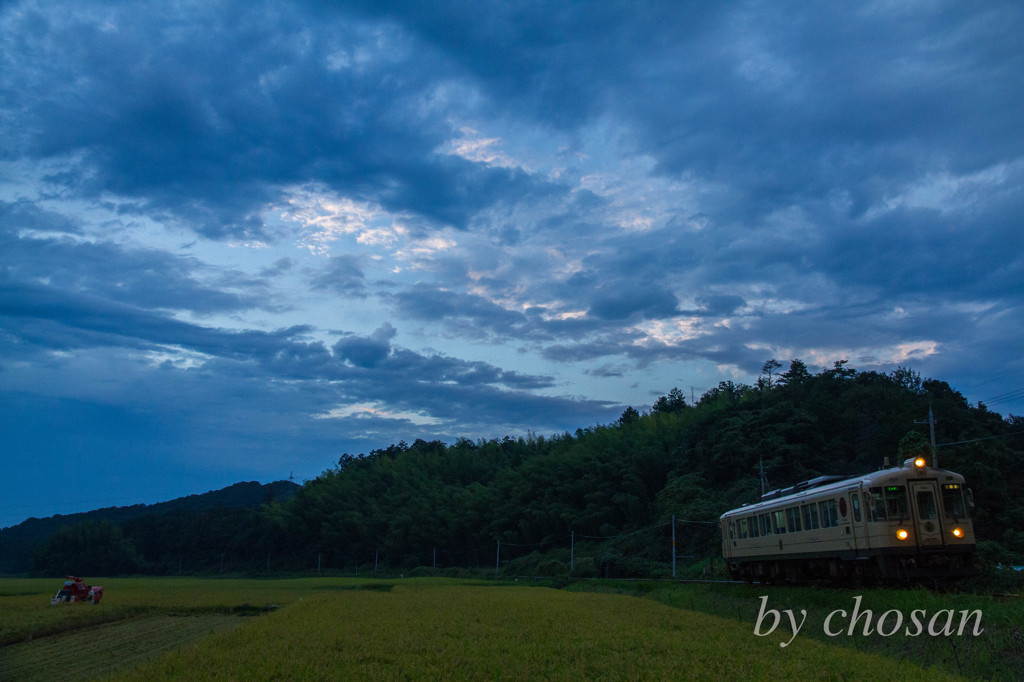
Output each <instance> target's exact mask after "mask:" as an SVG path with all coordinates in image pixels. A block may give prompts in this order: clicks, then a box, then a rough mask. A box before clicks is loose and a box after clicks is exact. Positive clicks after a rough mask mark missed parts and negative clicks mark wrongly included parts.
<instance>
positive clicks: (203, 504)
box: [0, 481, 302, 575]
mask: <svg viewBox="0 0 1024 682" xmlns="http://www.w3.org/2000/svg"><path fill="white" fill-rule="evenodd" d="M301 488H302V486H301V485H299V484H298V483H295V482H293V481H274V482H273V483H259V482H257V481H245V482H240V483H235V484H233V485H229V486H227V487H226V488H221V489H220V490H211V491H209V492H205V493H196V494H193V495H187V496H185V497H178V498H175V499H173V500H168V501H166V502H156V503H154V504H133V505H130V506H127V507H103V508H101V509H94V510H92V511H88V512H78V513H75V514H57V515H55V516H48V517H46V518H42V519H40V518H35V517H32V518H29V519H26V520H25V521H22V522H21V523H19V524H18V525H16V526H11V527H9V528H3V529H0V575H11V574H18V573H25V572H27V571H29V570H30V569H31V567H32V552H33V550H35V549H36V548H37V547H40V546H42V545H44V544H46V541H47V540H49V539H50V536H52V535H53V534H54V533H56V532H57V530H59V529H60V528H61V527H62V526H71V525H75V524H78V523H81V522H83V521H110V522H112V523H123V522H125V521H129V520H131V519H136V518H140V517H143V516H162V515H164V514H170V513H173V512H180V511H190V512H195V511H203V510H207V509H216V508H218V507H224V508H250V509H255V508H258V507H260V506H262V505H263V504H265V503H267V502H269V501H271V500H276V501H278V502H284V501H286V500H289V499H291V498H292V497H293V496H294V495H295V493H296V492H297V491H298V490H299V489H301Z"/></svg>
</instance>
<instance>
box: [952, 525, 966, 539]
mask: <svg viewBox="0 0 1024 682" xmlns="http://www.w3.org/2000/svg"><path fill="white" fill-rule="evenodd" d="M963 536H964V529H963V528H961V527H960V526H957V527H956V528H954V529H953V537H955V538H962V537H963Z"/></svg>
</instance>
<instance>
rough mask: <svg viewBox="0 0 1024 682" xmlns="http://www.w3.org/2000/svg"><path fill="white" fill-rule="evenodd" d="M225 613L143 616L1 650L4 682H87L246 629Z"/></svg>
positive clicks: (0, 675)
mask: <svg viewBox="0 0 1024 682" xmlns="http://www.w3.org/2000/svg"><path fill="white" fill-rule="evenodd" d="M248 620H250V619H249V618H248V617H242V616H232V615H226V614H203V615H198V616H166V615H161V616H143V617H138V618H129V619H126V620H120V621H117V622H114V623H106V624H103V625H98V626H95V627H89V628H83V629H79V630H75V631H73V632H67V633H64V634H60V635H53V636H51V637H44V638H42V639H36V640H33V641H31V642H24V643H20V644H12V645H10V646H6V647H3V648H0V680H24V681H25V682H33V681H34V680H48V681H52V680H88V679H92V678H95V677H99V676H106V675H113V674H115V673H117V672H123V671H127V670H129V669H131V668H132V667H134V666H136V665H138V664H139V663H142V662H143V661H145V660H148V659H149V658H150V657H152V656H153V655H154V654H157V653H160V652H162V651H170V650H172V649H175V648H178V647H181V646H182V645H185V644H189V643H190V642H193V641H195V640H197V639H200V638H202V637H205V636H207V635H210V634H213V633H215V632H220V631H222V630H228V629H231V628H234V627H237V626H239V625H242V624H244V623H246V622H247V621H248Z"/></svg>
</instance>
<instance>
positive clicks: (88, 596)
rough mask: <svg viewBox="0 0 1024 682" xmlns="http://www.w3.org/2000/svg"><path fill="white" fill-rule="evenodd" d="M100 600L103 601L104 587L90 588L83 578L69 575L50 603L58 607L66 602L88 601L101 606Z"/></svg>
mask: <svg viewBox="0 0 1024 682" xmlns="http://www.w3.org/2000/svg"><path fill="white" fill-rule="evenodd" d="M100 599H103V588H102V587H99V586H98V585H97V586H93V587H89V586H88V585H86V584H85V581H84V580H82V579H81V578H79V577H77V576H73V575H69V576H66V577H65V579H64V584H63V585H62V586H61V588H60V590H58V591H57V594H56V595H54V596H53V597H51V598H50V603H51V604H53V605H57V604H63V603H64V602H86V601H87V602H90V603H92V604H99V603H100Z"/></svg>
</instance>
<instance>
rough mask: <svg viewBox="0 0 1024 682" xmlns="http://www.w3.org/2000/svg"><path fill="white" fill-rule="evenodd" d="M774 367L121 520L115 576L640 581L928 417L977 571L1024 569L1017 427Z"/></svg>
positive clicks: (700, 551)
mask: <svg viewBox="0 0 1024 682" xmlns="http://www.w3.org/2000/svg"><path fill="white" fill-rule="evenodd" d="M781 369H782V366H781V363H778V362H776V361H774V360H771V361H769V362H767V363H765V368H764V373H763V375H762V376H761V377H760V379H759V380H758V381H757V382H756V383H755V384H754V385H744V384H739V383H734V382H722V383H721V384H719V385H718V386H716V387H715V388H713V389H711V390H710V391H707V392H706V393H704V394H703V395H702V396H700V399H699V400H698V401H696V404H689V403H688V402H687V401H686V399H685V397H684V396H683V394H682V393H681V392H680V391H679V390H678V389H673V390H671V391H669V393H668V394H667V395H665V396H663V397H661V398H659V399H658V400H657V401H655V403H654V405H653V407H652V409H651V411H650V412H648V413H643V414H641V413H640V412H638V411H637V410H635V409H633V408H629V409H627V410H625V411H624V412H623V414H622V416H621V418H620V419H619V420H618V421H616V422H615V423H612V424H606V425H596V426H593V427H589V428H581V429H578V430H577V431H576V432H575V433H572V434H570V433H562V434H556V435H552V436H548V437H545V436H539V435H535V434H532V433H531V434H527V435H526V436H524V437H519V438H510V437H507V438H504V439H500V440H478V441H472V440H469V439H460V440H457V441H455V442H454V443H451V444H446V443H442V442H440V441H430V442H427V441H423V440H417V441H416V442H414V443H413V444H411V445H409V444H407V443H405V442H401V443H398V444H394V445H391V446H389V447H387V448H382V449H378V450H373V451H372V452H370V453H368V454H359V455H351V454H344V455H342V456H341V457H340V458H339V460H338V463H337V465H336V466H333V467H332V468H330V469H328V470H327V471H325V472H324V473H323V474H322V475H320V476H319V477H318V478H316V479H315V480H312V481H309V482H308V483H306V485H304V486H303V487H302V489H301V490H299V491H298V493H297V494H296V495H295V496H294V497H293V498H291V499H290V500H287V501H284V502H279V501H278V502H272V503H270V504H267V505H265V506H264V507H262V508H261V509H259V510H238V511H237V513H235V512H231V513H226V512H211V511H205V512H204V511H196V512H185V511H182V512H176V513H175V514H171V515H163V516H151V517H141V518H136V519H133V520H131V521H129V522H126V523H124V524H121V525H120V526H119V527H118V529H119V531H120V532H119V533H117V532H111V533H110V540H109V542H108V543H107V544H108V545H113V546H114V547H120V551H121V553H122V554H123V555H124V557H125V563H123V564H116V562H115V563H111V564H109V565H110V566H111V567H112V570H113V567H115V566H119V565H121V566H123V567H124V568H123V570H124V571H125V572H130V571H133V570H138V571H152V572H157V573H172V572H175V571H176V570H181V569H182V563H183V561H187V562H188V565H187V568H188V570H189V571H216V570H225V563H227V570H263V569H264V568H265V567H270V565H271V559H272V560H273V566H272V568H274V569H309V568H311V567H313V566H316V565H323V566H326V567H333V568H345V569H348V570H352V569H354V568H356V567H360V566H361V567H362V570H367V568H369V567H372V566H373V565H374V564H376V563H379V564H380V565H383V566H387V567H389V568H392V569H395V570H398V569H402V570H408V569H413V568H414V567H416V566H431V565H433V564H435V563H436V564H437V565H438V566H443V567H453V566H465V567H479V566H487V565H491V566H493V565H495V561H496V552H495V550H496V547H497V549H498V555H499V556H498V557H497V559H498V560H500V558H501V557H500V552H501V546H503V547H504V548H505V560H508V559H511V560H512V561H513V567H514V568H522V569H523V570H546V571H550V572H553V573H566V572H568V568H569V542H570V538H573V540H576V542H577V544H576V548H578V549H577V556H580V557H581V558H582V559H581V561H579V562H576V564H575V565H574V568H575V569H576V571H577V572H587V571H591V572H594V573H595V574H598V573H603V574H608V575H616V574H618V575H623V574H630V573H648V574H649V573H650V572H652V571H654V572H657V571H659V570H660V571H664V570H665V567H666V566H667V565H668V562H669V561H670V559H671V556H670V553H671V549H670V547H669V545H668V543H667V537H668V534H669V532H670V530H669V528H668V526H669V521H670V519H671V518H672V517H673V516H675V517H676V518H677V519H679V520H682V521H686V522H698V521H714V520H715V519H717V517H718V516H719V515H720V514H721V513H722V512H724V511H726V510H727V509H730V508H732V507H735V506H738V505H740V504H742V503H746V502H751V501H753V500H756V499H757V498H758V496H759V494H760V492H761V485H762V480H761V472H762V471H763V472H764V473H765V477H766V478H767V480H768V482H769V483H770V484H771V486H772V487H782V486H784V485H789V484H792V483H795V482H797V481H801V480H806V479H809V478H813V477H815V476H818V475H822V474H857V473H863V472H867V471H873V470H875V469H878V468H879V467H881V466H882V463H883V461H884V460H885V458H888V459H889V461H890V463H891V464H893V465H895V464H898V463H900V462H901V461H902V458H903V457H904V456H909V454H913V453H916V452H917V451H918V450H920V449H922V448H924V449H925V450H926V451H927V450H928V449H929V442H928V440H927V438H926V436H927V434H928V427H927V426H926V425H921V424H918V423H915V422H920V421H921V420H923V419H925V418H927V415H928V410H929V406H931V409H932V410H933V412H934V414H935V416H936V425H935V431H936V441H937V442H938V443H939V444H940V445H941V447H939V448H938V449H937V453H938V456H939V458H940V464H941V466H942V467H944V468H947V469H951V470H954V471H958V472H960V473H962V474H964V475H965V476H966V477H967V479H968V482H969V485H970V486H971V487H972V488H973V489H974V496H975V500H976V501H977V503H978V506H977V508H976V509H975V518H976V527H977V532H978V535H979V538H980V539H982V540H983V541H984V543H983V548H984V551H985V554H986V557H988V558H989V559H991V560H993V561H1003V562H1016V563H1024V532H1022V531H1021V530H1020V529H1022V528H1024V503H1022V501H1021V500H1020V497H1019V495H1018V493H1017V491H1018V490H1019V489H1020V488H1021V484H1022V483H1024V473H1022V471H1021V465H1022V463H1024V458H1022V457H1021V455H1022V453H1024V419H1021V418H1019V417H1012V416H1011V417H1010V418H1007V419H1004V418H1002V417H1001V416H1000V415H998V414H995V413H992V412H990V411H988V410H987V409H986V408H985V406H984V405H980V404H979V405H971V404H970V403H968V401H967V400H966V399H965V398H964V397H963V396H962V395H961V394H960V393H958V392H957V391H955V390H953V389H952V388H950V387H949V386H948V385H947V384H946V383H945V382H942V381H936V380H922V379H921V378H920V376H919V375H918V374H917V373H915V372H913V371H912V370H909V369H905V368H900V369H898V370H896V371H894V372H892V373H889V374H883V373H877V372H859V371H856V370H855V369H853V368H850V367H848V366H847V364H846V363H845V361H844V362H838V363H836V364H835V365H834V367H833V368H831V369H829V370H826V371H823V372H821V373H819V374H812V373H811V372H809V371H808V369H807V367H806V366H805V365H804V364H803V363H802V362H800V361H799V360H794V361H792V362H791V363H790V365H789V368H788V370H786V371H784V372H782V371H780V370H781ZM950 443H957V445H946V444H950ZM92 530H95V529H92ZM107 530H108V531H109V530H110V529H107ZM677 530H678V541H679V544H678V550H677V552H678V553H679V554H683V555H687V556H697V557H701V556H707V555H708V553H709V551H715V550H717V547H718V540H717V535H716V534H715V533H716V529H715V528H714V527H713V526H707V525H700V524H689V523H687V524H681V525H678V526H677ZM62 543H65V545H66V543H67V538H66V537H64V538H63V539H61V540H58V538H54V539H53V540H52V541H51V542H50V543H49V544H48V545H47V546H46V547H45V548H44V549H43V550H42V551H40V552H39V553H38V555H37V564H36V567H37V569H39V570H44V569H51V568H52V569H55V568H56V566H57V565H58V564H59V565H61V566H66V565H67V564H66V563H61V562H66V561H71V557H65V556H64V555H62V554H60V552H61V551H62V549H61V544H62ZM108 549H109V548H108ZM105 551H107V550H105ZM115 554H116V552H114V551H113V550H109V551H107V554H106V555H105V556H107V557H108V559H107V560H108V561H114V560H113V559H111V558H110V557H111V556H114V555H115ZM183 557H184V558H183ZM58 559H59V561H58ZM61 570H64V569H61ZM76 570H78V569H76ZM57 572H60V571H57ZM100 572H105V571H100Z"/></svg>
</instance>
